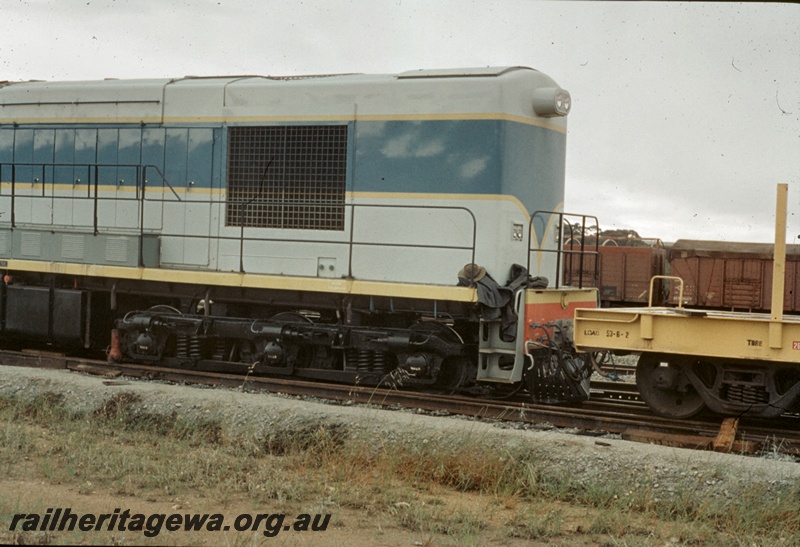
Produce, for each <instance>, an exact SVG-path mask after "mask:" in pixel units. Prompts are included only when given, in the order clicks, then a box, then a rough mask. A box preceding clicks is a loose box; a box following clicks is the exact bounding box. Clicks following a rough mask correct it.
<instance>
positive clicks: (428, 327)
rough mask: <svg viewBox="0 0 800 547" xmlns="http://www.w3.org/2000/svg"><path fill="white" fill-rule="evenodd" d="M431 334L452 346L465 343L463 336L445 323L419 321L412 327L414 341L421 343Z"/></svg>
mask: <svg viewBox="0 0 800 547" xmlns="http://www.w3.org/2000/svg"><path fill="white" fill-rule="evenodd" d="M431 334H435V335H437V336H439V338H441V339H442V340H444V341H446V342H449V343H452V344H463V343H464V340H463V339H462V338H461V335H459V334H458V332H456V331H455V329H453V328H452V327H449V326H447V325H445V324H443V323H437V322H435V321H417V322H416V323H414V324H413V325H411V338H412V340H415V341H421V340H424V339H425V338H427V337H428V336H429V335H431Z"/></svg>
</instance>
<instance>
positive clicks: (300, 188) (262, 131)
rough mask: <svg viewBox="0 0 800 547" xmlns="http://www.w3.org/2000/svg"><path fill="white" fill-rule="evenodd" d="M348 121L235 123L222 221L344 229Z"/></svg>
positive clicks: (231, 132) (231, 131)
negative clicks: (281, 123)
mask: <svg viewBox="0 0 800 547" xmlns="http://www.w3.org/2000/svg"><path fill="white" fill-rule="evenodd" d="M346 174H347V126H346V125H323V126H319V125H317V126H280V127H235V128H231V129H230V132H229V134H228V203H227V214H226V225H227V226H242V225H244V226H248V227H260V228H293V229H307V230H344V195H345V181H346Z"/></svg>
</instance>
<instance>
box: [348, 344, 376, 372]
mask: <svg viewBox="0 0 800 547" xmlns="http://www.w3.org/2000/svg"><path fill="white" fill-rule="evenodd" d="M346 359H347V364H346V367H345V370H347V371H349V372H362V373H366V372H379V373H382V372H384V368H385V366H386V353H385V352H382V351H372V350H368V349H355V348H353V349H349V350H347V353H346Z"/></svg>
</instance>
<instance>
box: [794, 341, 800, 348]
mask: <svg viewBox="0 0 800 547" xmlns="http://www.w3.org/2000/svg"><path fill="white" fill-rule="evenodd" d="M792 349H800V341H795V342H792Z"/></svg>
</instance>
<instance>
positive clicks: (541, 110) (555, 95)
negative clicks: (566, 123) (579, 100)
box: [533, 87, 572, 118]
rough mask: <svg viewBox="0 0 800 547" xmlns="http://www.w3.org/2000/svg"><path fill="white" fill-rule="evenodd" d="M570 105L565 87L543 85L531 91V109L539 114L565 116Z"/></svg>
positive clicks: (549, 116) (569, 98)
mask: <svg viewBox="0 0 800 547" xmlns="http://www.w3.org/2000/svg"><path fill="white" fill-rule="evenodd" d="M571 106H572V98H571V97H570V96H569V91H567V90H566V89H561V88H560V87H543V88H539V89H537V90H535V91H534V92H533V111H534V112H536V114H538V115H539V116H544V117H545V118H552V117H554V116H566V115H567V114H569V109H570V107H571Z"/></svg>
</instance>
